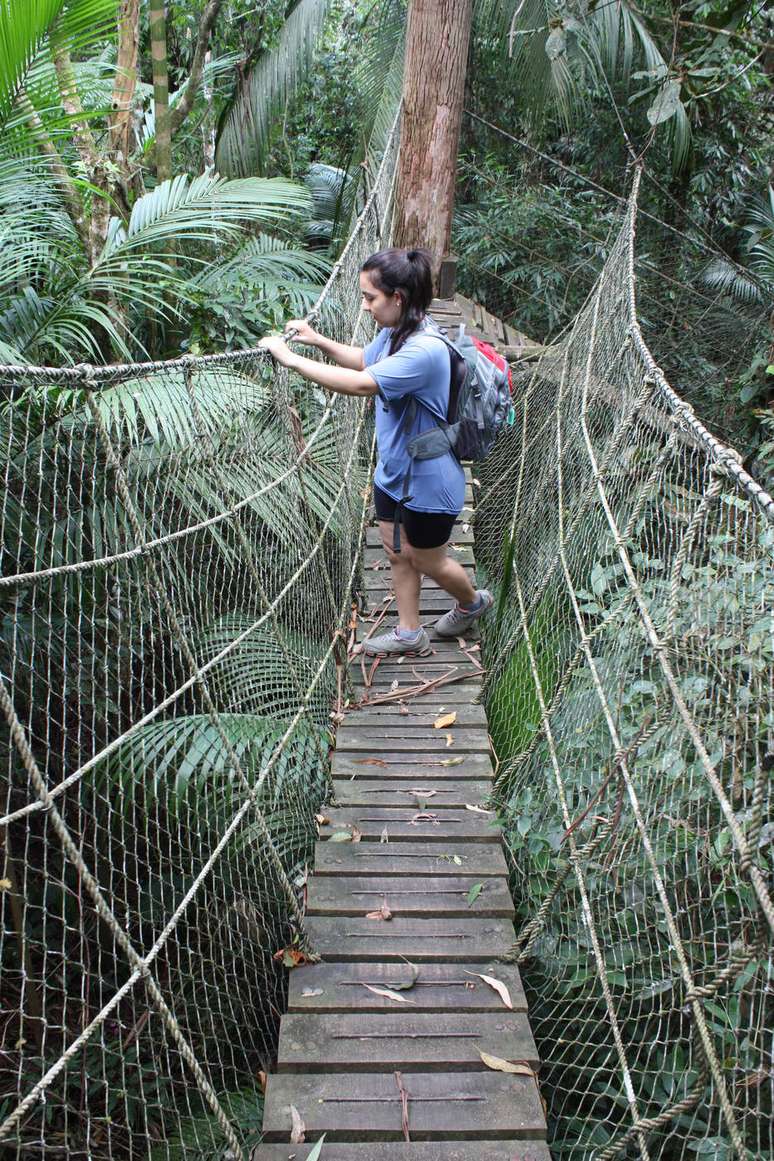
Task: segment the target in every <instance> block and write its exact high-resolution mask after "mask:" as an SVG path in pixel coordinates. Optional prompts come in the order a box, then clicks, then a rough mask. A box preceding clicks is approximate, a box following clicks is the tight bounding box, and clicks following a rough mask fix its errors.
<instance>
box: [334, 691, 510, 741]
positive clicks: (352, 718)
mask: <svg viewBox="0 0 774 1161" xmlns="http://www.w3.org/2000/svg"><path fill="white" fill-rule="evenodd" d="M406 708H407V710H408V713H403V712H402V710H401V708H400V704H399V703H398V702H386V703H385V704H384V705H375V706H373V707H372V708H371V709H351V710H347V711H346V713H345V716H344V722H343V723H342V725H344V726H346V727H347V728H348V729H350V730H353V729H354V730H360V729H362V730H371V731H372V732H376V733H378V731H379V730H380V729H381V728H382V727H383V726H387V725H390V724H393V723H402V724H403V725H404V726H405V727H406V729H419V728H423V729H426V728H432V725H433V722H434V721H436V719H437V718H438V717H439V716H440V711H438V710H437V709H436V710H434V709H433V708H432V707H429V706H423V705H422V700H421V698H420V699H419V700H418V701H416V702H412V703H411V705H410V706H407V707H406ZM455 713H456V714H457V720H456V722H455V723H454V725H455V726H457V727H460V726H466V727H471V726H481V727H486V725H487V720H486V712H485V710H484V707H483V706H482V705H469V706H461V707H460V708H459V709H457V710H455ZM340 728H341V727H340Z"/></svg>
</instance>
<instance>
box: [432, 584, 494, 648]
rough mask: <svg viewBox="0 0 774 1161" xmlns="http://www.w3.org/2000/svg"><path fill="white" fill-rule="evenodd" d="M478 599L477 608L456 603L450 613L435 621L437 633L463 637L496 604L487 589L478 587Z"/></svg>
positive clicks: (442, 635) (445, 635)
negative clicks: (468, 607) (464, 607)
mask: <svg viewBox="0 0 774 1161" xmlns="http://www.w3.org/2000/svg"><path fill="white" fill-rule="evenodd" d="M476 599H477V600H478V601H479V604H478V606H477V607H476V608H475V609H463V608H462V606H461V605H455V606H454V608H453V609H449V612H448V613H444V615H443V616H442V617H441V618H440V620H438V621H436V623H435V631H436V633H437V635H438V636H439V637H461V636H462V634H463V633H466V632H467V630H468V629H469V628H470V626H471V625H473V624H474V623H475V622H476V621H477V620H478V618H479V617H483V615H484V613H485V612H486V611H487V610H488V609H491V607H492V605H493V604H494V597H493V596H492V594H491V593H490V592H488V591H487V590H486V589H476Z"/></svg>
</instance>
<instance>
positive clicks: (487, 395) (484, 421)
mask: <svg viewBox="0 0 774 1161" xmlns="http://www.w3.org/2000/svg"><path fill="white" fill-rule="evenodd" d="M427 331H428V332H429V333H430V334H432V335H434V336H435V337H436V338H438V339H440V340H441V342H442V343H445V344H446V347H447V348H448V351H449V360H450V364H451V378H450V381H449V407H448V410H447V413H446V421H445V422H444V421H443V420H438V421H437V423H438V426H437V428H435V429H433V430H431V431H423V432H422V434H421V435H415V436H414V438H413V439H412V440H410V441H409V443H408V445H407V450H408V453H409V456H410V457H411V459H412V460H431V459H435V458H436V457H437V456H442V455H445V454H446V452H448V451H449V450H450V449H451V451H453V452H454V454H455V455H456V457H457V459H458V460H483V459H484V458H485V457H486V456H487V454H488V453H489V449H490V448H491V447H492V444H493V443H494V441H495V439H496V438H497V435H498V433H499V431H500V429H501V428H502V427H503V425H504V424H505V423H506V422H507V421H508V420H509V419H510V421H511V422H513V408H512V405H511V396H512V393H513V376H512V374H511V369H510V367H509V366H508V364H507V363H506V361H505V359H504V358H503V356H502V355H498V353H497V351H496V350H495V349H494V347H490V346H489V344H488V343H484V342H482V341H481V340H480V339H474V338H471V337H470V336H469V335H466V334H465V324H464V323H462V324H461V325H460V329H459V334H458V337H457V338H456V339H455V340H452V339H450V338H448V337H447V336H446V335H445V334H443V333H442V332H441V331H440V330H439V328H438V326H437V325H436V324H435V323H434V322H432V320H430V325H429V326H428V328H427ZM411 422H413V417H411V418H410V419H409V424H410V423H411Z"/></svg>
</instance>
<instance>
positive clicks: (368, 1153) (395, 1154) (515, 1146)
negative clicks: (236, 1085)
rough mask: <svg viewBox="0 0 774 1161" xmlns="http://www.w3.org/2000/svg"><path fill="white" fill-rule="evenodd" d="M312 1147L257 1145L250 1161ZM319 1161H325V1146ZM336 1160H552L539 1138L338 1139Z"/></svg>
mask: <svg viewBox="0 0 774 1161" xmlns="http://www.w3.org/2000/svg"><path fill="white" fill-rule="evenodd" d="M313 1148H314V1144H312V1145H259V1146H258V1148H257V1149H255V1150H253V1152H252V1153H251V1154H250V1161H306V1158H308V1157H309V1154H310V1153H311V1151H312V1149H313ZM321 1161H325V1148H324V1147H323V1153H322V1158H321ZM331 1161H333V1158H332V1159H331ZM335 1161H551V1154H550V1153H549V1151H548V1146H547V1145H543V1144H541V1143H540V1142H539V1141H486V1142H484V1143H483V1144H477V1143H476V1142H474V1141H463V1142H460V1141H439V1142H433V1141H412V1142H411V1143H410V1144H408V1145H407V1144H405V1143H404V1142H398V1141H371V1142H359V1143H358V1144H357V1145H346V1144H341V1143H339V1142H337V1143H336V1157H335Z"/></svg>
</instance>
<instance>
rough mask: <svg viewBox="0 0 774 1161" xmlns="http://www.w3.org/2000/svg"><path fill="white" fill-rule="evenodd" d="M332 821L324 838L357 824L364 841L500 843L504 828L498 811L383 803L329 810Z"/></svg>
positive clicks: (328, 814)
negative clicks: (385, 804) (437, 809)
mask: <svg viewBox="0 0 774 1161" xmlns="http://www.w3.org/2000/svg"><path fill="white" fill-rule="evenodd" d="M326 817H327V818H329V819H330V823H329V824H326V825H325V826H322V827H320V838H321V839H322V840H323V841H324V840H325V839H326V838H329V837H330V835H332V834H335V833H336V832H337V831H342V830H345V829H347V828H349V827H353V826H354V827H357V829H358V830H359V831H360V834H361V836H362V840H361V841H363V842H379V841H380V840H381V841H384V839H385V837H386V840H387V841H388V842H404V841H406V840H408V841H409V842H431V843H444V844H446V845H448V844H449V843H466V842H469V843H472V842H478V843H486V842H490V843H499V842H500V841H501V835H500V828H499V826H498V825H497V824H496V822H494V823H493V821H492V820H493V819H495V818H496V816H495V815H494V814H477V813H475V812H473V811H469V810H442V811H441V810H439V811H431V810H426V811H417V810H413V809H411V808H409V809H400V808H390V807H380V806H370V807H368V806H361V807H356V806H352V807H347V808H343V807H342V808H339V809H336V810H329V811H328V813H327V816H326Z"/></svg>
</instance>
